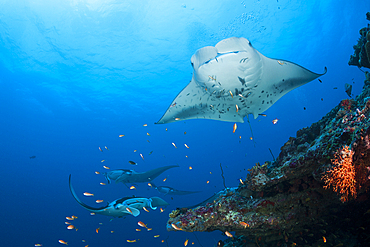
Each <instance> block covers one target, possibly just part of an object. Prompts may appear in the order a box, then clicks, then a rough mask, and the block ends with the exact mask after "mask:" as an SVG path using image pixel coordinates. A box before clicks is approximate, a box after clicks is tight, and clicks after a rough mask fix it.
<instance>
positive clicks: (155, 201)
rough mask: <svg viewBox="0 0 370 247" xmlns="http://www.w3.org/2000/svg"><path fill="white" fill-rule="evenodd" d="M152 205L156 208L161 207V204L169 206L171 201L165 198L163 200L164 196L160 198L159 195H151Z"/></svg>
mask: <svg viewBox="0 0 370 247" xmlns="http://www.w3.org/2000/svg"><path fill="white" fill-rule="evenodd" d="M149 199H150V205H149V206H150V207H151V208H152V209H153V210H155V209H157V207H161V206H167V205H170V204H169V203H167V202H166V201H165V200H163V199H162V198H159V197H156V196H154V197H150V198H149Z"/></svg>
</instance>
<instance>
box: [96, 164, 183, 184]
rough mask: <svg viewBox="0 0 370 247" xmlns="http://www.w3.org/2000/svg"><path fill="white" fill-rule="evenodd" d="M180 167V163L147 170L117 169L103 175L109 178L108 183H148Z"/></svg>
mask: <svg viewBox="0 0 370 247" xmlns="http://www.w3.org/2000/svg"><path fill="white" fill-rule="evenodd" d="M174 167H179V166H178V165H173V166H163V167H159V168H156V169H153V170H150V171H146V172H136V171H134V170H126V169H117V170H111V171H109V172H105V173H104V174H103V175H104V177H105V178H106V179H107V181H108V184H110V182H111V180H116V183H119V182H122V183H124V184H125V183H146V182H151V181H152V180H153V179H155V178H156V177H158V176H159V175H161V174H162V173H163V172H164V171H166V170H168V169H171V168H174Z"/></svg>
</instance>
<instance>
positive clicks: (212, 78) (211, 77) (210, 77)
mask: <svg viewBox="0 0 370 247" xmlns="http://www.w3.org/2000/svg"><path fill="white" fill-rule="evenodd" d="M208 77H209V79H211V80H213V81H216V78H214V77H213V76H210V75H209V76H208Z"/></svg>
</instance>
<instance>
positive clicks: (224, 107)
mask: <svg viewBox="0 0 370 247" xmlns="http://www.w3.org/2000/svg"><path fill="white" fill-rule="evenodd" d="M191 65H192V67H193V70H194V71H193V77H192V79H191V81H190V83H189V84H188V85H187V86H186V87H185V88H184V89H183V90H182V91H181V92H180V93H179V94H178V95H177V96H176V98H175V99H174V100H173V101H172V103H171V105H170V106H169V107H168V109H167V111H166V112H165V113H164V115H163V116H162V118H161V119H160V120H159V121H158V122H157V123H158V124H164V123H171V122H175V121H179V120H187V119H197V118H202V119H213V120H220V121H228V122H241V123H243V122H244V117H245V116H248V115H249V114H253V116H254V118H255V119H256V118H257V117H258V115H259V114H261V113H263V112H264V111H266V110H267V109H268V108H270V107H271V106H272V105H273V104H275V103H276V101H278V100H279V99H280V98H281V97H282V96H284V95H285V94H286V93H288V92H290V91H292V90H293V89H295V88H297V87H300V86H302V85H304V84H306V83H308V82H310V81H312V80H314V79H316V78H318V77H319V76H322V75H324V74H325V73H326V71H327V69H326V67H325V71H324V73H322V74H317V73H314V72H311V71H309V70H308V69H305V68H303V67H302V66H300V65H298V64H295V63H292V62H289V61H286V60H282V59H272V58H268V57H265V56H264V55H262V54H261V53H260V52H259V51H257V50H256V49H254V48H253V46H252V44H251V42H249V40H247V39H245V38H236V37H232V38H228V39H224V40H221V41H220V42H219V43H217V44H216V46H214V47H213V46H206V47H203V48H201V49H199V50H197V51H196V52H195V54H194V55H193V56H192V57H191Z"/></svg>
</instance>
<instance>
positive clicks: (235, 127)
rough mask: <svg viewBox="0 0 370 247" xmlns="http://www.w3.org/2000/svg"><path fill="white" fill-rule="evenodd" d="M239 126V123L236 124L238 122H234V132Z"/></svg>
mask: <svg viewBox="0 0 370 247" xmlns="http://www.w3.org/2000/svg"><path fill="white" fill-rule="evenodd" d="M237 128H238V125H236V123H234V125H233V133H235V130H236V129H237Z"/></svg>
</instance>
